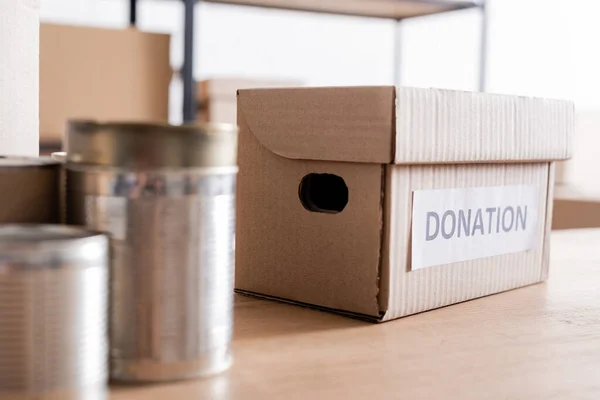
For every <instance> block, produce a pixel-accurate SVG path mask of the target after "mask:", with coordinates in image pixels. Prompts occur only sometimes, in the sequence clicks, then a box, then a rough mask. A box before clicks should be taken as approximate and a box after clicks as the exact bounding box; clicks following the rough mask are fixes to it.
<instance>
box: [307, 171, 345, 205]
mask: <svg viewBox="0 0 600 400" xmlns="http://www.w3.org/2000/svg"><path fill="white" fill-rule="evenodd" d="M298 195H299V197H300V202H301V203H302V205H303V206H304V208H306V209H307V210H308V211H312V212H320V213H327V214H337V213H339V212H341V211H342V210H343V209H344V208H345V207H346V204H348V186H346V182H344V180H343V179H342V178H341V177H339V176H337V175H333V174H308V175H306V176H305V177H304V178H302V181H301V182H300V187H299V189H298Z"/></svg>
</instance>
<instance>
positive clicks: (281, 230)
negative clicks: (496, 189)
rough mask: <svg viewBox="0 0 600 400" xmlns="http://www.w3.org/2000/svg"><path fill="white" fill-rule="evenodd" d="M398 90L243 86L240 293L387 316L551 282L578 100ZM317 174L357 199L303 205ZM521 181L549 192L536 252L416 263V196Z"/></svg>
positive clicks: (543, 197)
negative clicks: (336, 205) (562, 164)
mask: <svg viewBox="0 0 600 400" xmlns="http://www.w3.org/2000/svg"><path fill="white" fill-rule="evenodd" d="M395 93H396V89H394V88H392V87H364V88H318V89H317V88H315V89H274V90H271V89H264V90H241V91H240V92H239V94H238V112H239V113H238V122H239V124H240V129H241V132H240V149H239V150H240V155H239V158H240V161H239V163H240V174H239V185H238V205H237V208H238V232H237V239H236V246H237V250H236V253H237V254H236V257H237V258H236V260H237V272H236V274H237V278H236V288H237V289H240V290H242V291H245V292H248V293H252V294H258V295H261V296H266V297H271V298H278V299H285V301H291V302H296V303H302V304H304V305H311V306H314V307H319V308H324V309H330V310H331V309H334V310H338V311H339V312H341V313H343V314H346V315H348V314H351V315H354V316H356V315H360V316H362V317H370V318H371V320H373V319H378V318H380V317H381V315H382V314H385V315H384V316H383V320H389V319H393V318H398V317H401V316H404V315H409V314H413V313H417V312H421V311H425V310H429V309H432V308H436V307H442V306H445V305H449V304H452V303H456V302H460V301H465V300H469V299H473V298H476V297H480V296H485V295H488V294H492V293H497V292H501V291H504V290H508V289H512V288H516V287H519V286H524V285H528V284H533V283H536V282H540V281H541V280H543V279H545V277H546V276H547V271H548V243H549V242H548V231H549V229H550V215H551V213H552V207H551V204H550V202H549V199H551V198H552V195H553V193H552V187H551V185H552V184H553V179H554V166H553V163H552V162H550V161H552V160H555V159H564V158H566V157H567V156H568V155H569V153H570V148H571V147H570V136H571V133H572V128H573V126H572V125H573V124H572V122H573V106H572V104H571V103H569V102H563V101H557V100H541V99H525V98H518V97H507V96H499V95H489V94H478V93H465V92H452V91H440V90H433V89H431V90H427V89H410V88H400V89H398V91H397V93H398V98H396V97H395ZM396 107H397V108H396ZM396 110H397V113H396ZM396 117H397V118H396ZM396 127H397V129H398V132H397V133H396ZM394 154H395V156H396V159H395V160H394V158H393V155H394ZM394 161H395V162H396V163H398V164H399V165H394V164H393V163H394ZM424 164H426V165H424ZM313 172H316V173H333V174H337V175H339V176H341V177H342V178H343V179H344V180H345V181H346V184H347V186H348V189H349V203H348V206H347V207H346V209H344V210H343V211H342V212H341V213H339V214H322V213H315V212H310V211H307V210H306V209H304V207H303V206H302V205H301V204H300V201H299V196H298V190H299V185H300V181H301V180H302V178H303V177H304V176H305V175H306V174H308V173H313ZM382 172H384V175H385V176H383V178H384V179H383V183H382ZM518 184H521V185H536V186H538V187H539V207H540V214H539V216H538V225H537V247H536V248H535V250H530V251H527V252H519V253H513V254H505V255H500V256H493V257H487V258H480V259H476V260H471V261H466V262H458V263H453V264H449V265H443V266H438V267H431V268H426V269H423V270H419V271H411V272H409V264H408V263H409V260H410V233H411V218H412V204H411V202H412V198H413V191H415V190H426V189H446V188H465V187H486V186H501V185H518Z"/></svg>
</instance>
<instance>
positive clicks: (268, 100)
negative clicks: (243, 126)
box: [238, 86, 395, 164]
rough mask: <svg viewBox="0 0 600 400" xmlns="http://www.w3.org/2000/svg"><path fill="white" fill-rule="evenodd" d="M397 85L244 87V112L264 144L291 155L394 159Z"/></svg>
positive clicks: (241, 104)
mask: <svg viewBox="0 0 600 400" xmlns="http://www.w3.org/2000/svg"><path fill="white" fill-rule="evenodd" d="M394 108H395V107H394V88H393V87H391V86H388V87H347V88H310V89H308V88H305V89H252V90H240V91H238V111H239V112H240V113H243V115H244V118H245V121H246V122H247V124H248V126H249V129H250V130H251V131H252V133H253V134H254V135H255V136H256V138H257V139H258V140H259V141H260V143H261V144H262V145H263V146H265V147H266V148H268V149H269V150H270V151H272V152H273V153H275V154H278V155H280V156H282V157H286V158H291V159H308V160H328V161H349V162H364V163H378V164H387V163H390V162H391V161H392V160H393V134H394V129H395V128H394V126H393V125H394V123H393V122H394Z"/></svg>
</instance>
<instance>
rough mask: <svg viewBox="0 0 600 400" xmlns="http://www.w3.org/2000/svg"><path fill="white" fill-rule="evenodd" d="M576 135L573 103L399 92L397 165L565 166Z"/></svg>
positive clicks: (427, 91) (426, 91)
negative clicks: (559, 163)
mask: <svg viewBox="0 0 600 400" xmlns="http://www.w3.org/2000/svg"><path fill="white" fill-rule="evenodd" d="M573 129H574V105H573V103H572V102H569V101H562V100H547V99H538V98H527V97H519V96H505V95H497V94H490V93H471V92H461V91H452V90H440V89H418V88H399V89H398V91H397V126H396V132H397V133H396V155H395V161H394V163H395V164H443V163H466V162H497V161H508V162H512V161H541V160H544V161H547V160H562V159H566V158H569V157H570V154H571V136H572V132H573Z"/></svg>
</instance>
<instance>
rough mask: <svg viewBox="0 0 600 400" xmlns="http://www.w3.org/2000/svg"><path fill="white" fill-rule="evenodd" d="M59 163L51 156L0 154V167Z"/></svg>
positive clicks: (41, 165)
mask: <svg viewBox="0 0 600 400" xmlns="http://www.w3.org/2000/svg"><path fill="white" fill-rule="evenodd" d="M57 165H60V161H57V160H54V159H52V158H51V157H26V156H0V168H46V167H55V166H57Z"/></svg>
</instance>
